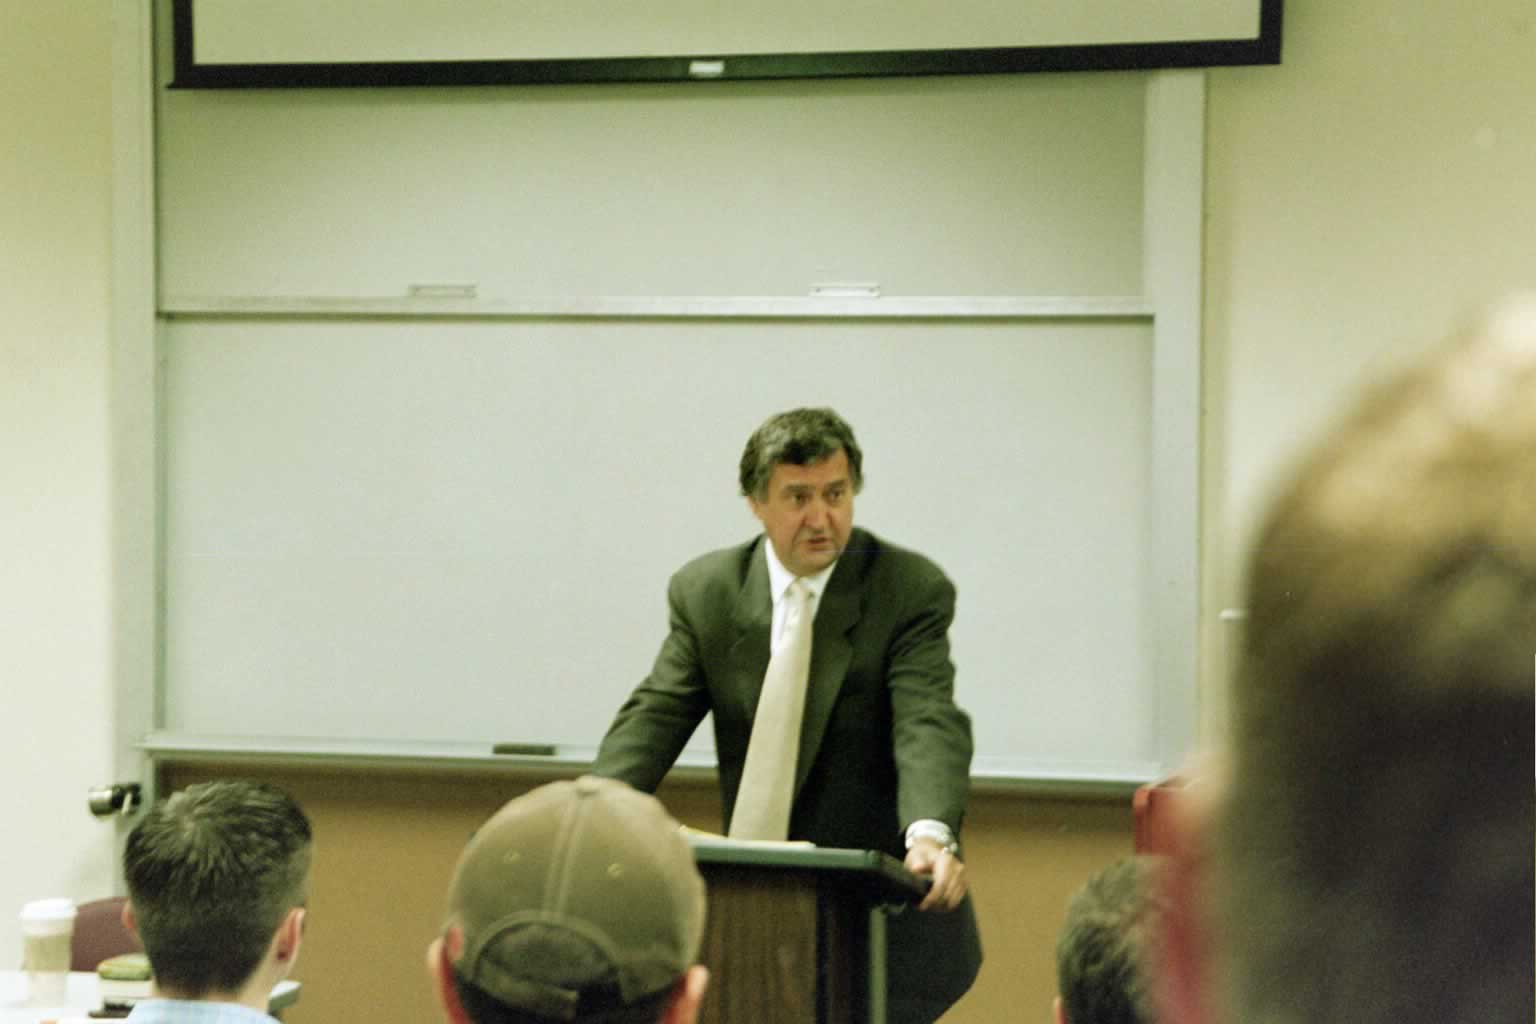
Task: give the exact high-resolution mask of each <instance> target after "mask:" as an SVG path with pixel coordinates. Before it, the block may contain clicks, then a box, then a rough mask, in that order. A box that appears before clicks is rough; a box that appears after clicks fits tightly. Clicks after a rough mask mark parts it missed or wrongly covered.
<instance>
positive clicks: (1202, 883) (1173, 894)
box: [1156, 757, 1226, 1024]
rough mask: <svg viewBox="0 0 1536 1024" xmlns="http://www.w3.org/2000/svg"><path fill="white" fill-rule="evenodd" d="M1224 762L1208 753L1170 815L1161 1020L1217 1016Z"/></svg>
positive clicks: (1203, 1020) (1189, 1021)
mask: <svg viewBox="0 0 1536 1024" xmlns="http://www.w3.org/2000/svg"><path fill="white" fill-rule="evenodd" d="M1224 769H1225V765H1224V764H1223V762H1222V760H1221V759H1220V758H1218V757H1207V758H1206V759H1205V760H1204V762H1203V763H1202V764H1201V766H1200V770H1198V771H1195V772H1193V773H1191V775H1190V777H1191V779H1192V781H1191V782H1190V783H1189V784H1188V785H1187V786H1186V787H1185V788H1184V789H1183V790H1181V791H1180V794H1179V799H1178V800H1177V801H1175V802H1174V804H1173V807H1172V814H1171V815H1170V822H1169V824H1170V828H1169V846H1170V849H1169V851H1168V861H1167V870H1166V871H1165V872H1164V874H1163V877H1162V879H1161V884H1162V885H1163V886H1164V891H1165V894H1166V896H1167V900H1166V907H1167V909H1166V911H1165V912H1164V914H1163V915H1162V917H1161V919H1160V921H1159V923H1158V929H1159V932H1160V933H1161V934H1160V941H1159V942H1158V943H1157V945H1158V950H1159V960H1160V961H1161V962H1160V964H1159V967H1160V968H1161V969H1160V970H1158V971H1157V972H1156V975H1157V986H1158V993H1157V994H1158V1001H1159V1003H1160V1004H1161V1009H1162V1014H1161V1015H1160V1016H1161V1019H1163V1020H1170V1021H1179V1022H1180V1024H1210V1022H1213V1021H1217V1020H1220V1019H1221V1015H1220V1013H1219V1012H1218V1008H1217V989H1216V985H1217V974H1218V971H1219V967H1218V960H1219V958H1220V953H1221V951H1220V948H1219V943H1220V940H1219V937H1218V935H1217V934H1216V928H1215V912H1216V906H1215V901H1216V899H1217V898H1218V894H1217V893H1215V892H1214V891H1213V883H1214V881H1215V879H1214V875H1213V872H1214V869H1215V865H1214V863H1213V861H1212V857H1211V847H1212V843H1213V841H1214V831H1215V827H1216V820H1217V817H1218V815H1219V814H1220V803H1221V801H1222V799H1224V797H1225V793H1226V782H1225V770H1224Z"/></svg>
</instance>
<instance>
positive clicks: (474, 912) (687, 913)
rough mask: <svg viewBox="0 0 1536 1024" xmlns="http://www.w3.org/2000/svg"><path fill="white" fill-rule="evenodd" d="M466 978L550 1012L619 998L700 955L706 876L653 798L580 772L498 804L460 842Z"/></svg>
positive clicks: (509, 1000) (585, 1009)
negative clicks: (467, 838) (571, 778)
mask: <svg viewBox="0 0 1536 1024" xmlns="http://www.w3.org/2000/svg"><path fill="white" fill-rule="evenodd" d="M447 926H448V927H453V926H458V927H459V928H460V929H462V932H463V936H464V943H463V946H462V949H461V950H460V952H459V955H458V957H457V958H455V959H454V961H453V966H454V970H455V971H456V972H457V974H458V976H459V978H460V979H461V980H462V981H465V982H468V983H469V984H470V985H473V986H474V987H476V988H478V989H480V990H481V991H483V992H485V993H487V994H488V995H490V996H491V997H493V998H494V999H496V1000H497V1001H498V1002H501V1003H503V1004H505V1005H507V1006H509V1007H513V1008H515V1009H518V1010H521V1011H523V1012H525V1013H528V1014H532V1015H535V1016H540V1017H548V1018H551V1019H555V1020H570V1019H572V1018H574V1017H576V1016H578V1015H581V1016H587V1015H588V1014H590V1013H592V1012H596V1011H601V1010H604V1009H612V1008H615V1007H618V1006H624V1005H628V1004H630V1003H633V1002H635V1001H637V1000H639V999H643V998H645V997H647V996H650V995H653V994H655V993H658V992H660V991H662V990H664V989H666V988H669V987H670V986H671V985H672V984H673V983H674V982H676V981H677V979H678V978H679V977H680V976H681V975H682V974H683V972H684V971H686V970H687V969H688V967H690V966H691V965H692V964H694V963H695V962H696V958H697V956H698V952H699V943H700V941H701V939H702V937H703V932H704V880H703V879H702V878H701V877H700V876H699V870H698V867H697V866H696V865H695V864H694V859H693V851H692V850H691V849H690V848H689V846H688V843H687V841H686V840H685V839H684V838H683V836H682V833H681V832H680V831H679V827H678V823H677V822H676V821H675V820H673V818H672V817H671V816H670V815H669V814H667V812H666V810H665V808H663V807H662V805H661V803H660V801H658V800H656V798H654V797H651V796H648V795H646V794H644V793H640V792H638V791H636V790H634V789H631V788H630V787H629V786H627V785H625V784H624V783H622V782H618V781H616V780H613V779H601V778H597V777H595V776H583V777H581V778H579V779H576V780H574V781H564V782H554V783H550V784H548V785H545V786H540V787H539V788H538V789H535V790H533V791H532V792H530V793H528V794H527V795H525V796H521V797H518V798H517V799H516V800H513V801H511V802H509V803H508V804H506V805H505V806H504V807H502V809H501V810H499V811H497V812H496V813H495V814H494V815H492V816H491V818H490V820H488V821H487V822H486V823H485V824H484V825H482V826H481V827H480V829H479V831H477V832H476V833H475V835H474V836H473V838H471V839H470V841H469V845H468V846H466V847H465V848H464V852H463V853H462V854H461V855H460V856H459V862H458V866H457V867H456V868H455V869H454V874H453V882H452V883H451V884H450V886H449V889H448V921H447Z"/></svg>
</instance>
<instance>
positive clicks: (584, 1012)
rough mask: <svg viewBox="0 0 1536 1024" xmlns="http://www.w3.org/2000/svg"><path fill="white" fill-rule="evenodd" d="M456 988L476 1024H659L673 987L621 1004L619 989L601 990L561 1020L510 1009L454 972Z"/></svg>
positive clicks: (596, 990)
mask: <svg viewBox="0 0 1536 1024" xmlns="http://www.w3.org/2000/svg"><path fill="white" fill-rule="evenodd" d="M453 987H454V990H455V991H457V992H458V995H459V1005H460V1006H462V1007H463V1008H464V1013H465V1014H466V1015H468V1017H469V1019H470V1020H472V1021H474V1022H475V1024H656V1022H657V1021H659V1020H660V1019H661V1014H662V1011H663V1010H665V1009H666V1008H667V998H668V997H669V996H670V995H671V994H672V986H670V985H669V986H667V987H666V988H664V989H662V990H661V991H659V992H653V993H651V994H650V995H645V996H641V997H640V998H639V999H636V1000H634V1001H632V1002H629V1003H624V1002H621V1001H620V998H621V997H620V995H619V991H618V986H617V985H615V986H613V987H612V988H611V990H603V989H601V988H600V987H599V988H596V989H594V990H592V991H588V992H584V993H583V1000H582V1002H581V1003H580V1004H578V1005H577V1007H576V1016H574V1017H571V1018H568V1019H561V1018H555V1017H541V1016H539V1015H538V1014H534V1013H529V1012H528V1011H527V1010H524V1009H521V1008H519V1007H515V1006H508V1005H507V1004H506V1003H503V1002H502V1001H501V1000H499V999H497V998H496V997H495V996H493V995H491V994H490V993H489V992H487V991H485V989H483V988H479V987H478V986H476V985H473V984H471V983H469V982H467V981H465V980H464V979H463V978H462V977H460V975H459V972H458V971H454V972H453Z"/></svg>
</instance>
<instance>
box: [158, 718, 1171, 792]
mask: <svg viewBox="0 0 1536 1024" xmlns="http://www.w3.org/2000/svg"><path fill="white" fill-rule="evenodd" d="M137 747H138V749H139V750H140V751H142V752H143V753H144V754H145V755H147V756H148V757H150V758H152V759H153V760H155V761H158V762H161V763H167V764H174V763H186V762H214V763H226V764H227V763H244V764H278V765H330V766H337V767H363V768H367V767H383V768H412V769H425V770H448V771H466V770H470V771H480V770H485V769H507V770H509V771H513V772H515V773H517V774H525V775H526V774H536V775H548V776H550V777H569V776H571V775H573V774H577V773H580V772H581V771H583V770H585V769H587V768H589V767H591V764H592V759H593V757H595V756H596V754H597V748H596V747H591V746H564V745H561V746H557V747H556V748H555V753H554V754H553V755H550V756H524V755H515V756H507V755H500V754H492V753H491V749H490V747H491V745H490V744H489V743H463V742H453V741H443V742H437V743H431V742H422V743H417V742H408V741H399V742H389V741H383V740H355V739H284V738H280V737H264V736H193V735H184V734H180V733H173V732H164V731H160V732H153V733H150V734H149V735H148V736H146V737H145V738H144V739H143V740H142V741H140V742H139V743H138V744H137ZM1164 774H1166V773H1165V772H1164V771H1163V770H1161V768H1160V767H1159V766H1158V765H1157V764H1155V763H1152V762H1108V763H1100V762H1084V763H1082V764H1080V765H1072V766H1061V765H1054V766H1053V765H1050V764H1048V763H1046V762H1042V761H1037V760H1034V759H1030V758H999V757H988V758H977V759H976V761H975V763H974V764H973V765H972V771H971V783H972V788H973V789H974V790H975V791H977V792H986V793H994V792H1006V793H1015V794H1030V795H1042V796H1054V795H1060V796H1079V797H1082V796H1097V797H1113V798H1118V797H1128V796H1130V795H1131V794H1132V793H1133V792H1135V790H1136V788H1137V787H1138V786H1141V785H1143V784H1145V783H1148V782H1152V781H1155V780H1157V779H1159V778H1161V777H1163V775H1164ZM667 778H668V780H669V781H681V782H689V781H694V782H708V783H710V784H711V785H712V784H713V783H714V780H715V757H714V754H713V753H712V752H708V751H684V752H683V755H682V756H681V757H679V758H678V760H677V763H676V764H675V765H674V766H673V768H672V771H671V772H670V773H669V774H668V776H667Z"/></svg>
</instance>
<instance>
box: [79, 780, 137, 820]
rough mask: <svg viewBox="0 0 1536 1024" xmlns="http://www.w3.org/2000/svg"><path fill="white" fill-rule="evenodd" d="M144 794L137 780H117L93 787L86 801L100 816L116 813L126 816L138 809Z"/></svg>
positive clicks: (105, 816)
mask: <svg viewBox="0 0 1536 1024" xmlns="http://www.w3.org/2000/svg"><path fill="white" fill-rule="evenodd" d="M143 794H144V791H143V790H142V789H141V788H140V786H139V784H138V783H137V782H115V783H113V784H112V785H110V786H97V787H95V788H94V789H92V790H91V791H90V792H89V793H88V794H86V799H85V803H86V806H87V807H89V808H90V810H91V813H92V814H94V815H96V817H98V818H109V817H111V816H112V815H114V814H121V815H122V816H123V817H125V818H126V817H127V816H128V815H130V814H132V813H133V812H134V811H136V810H138V807H139V803H140V801H141V800H142V798H143Z"/></svg>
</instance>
